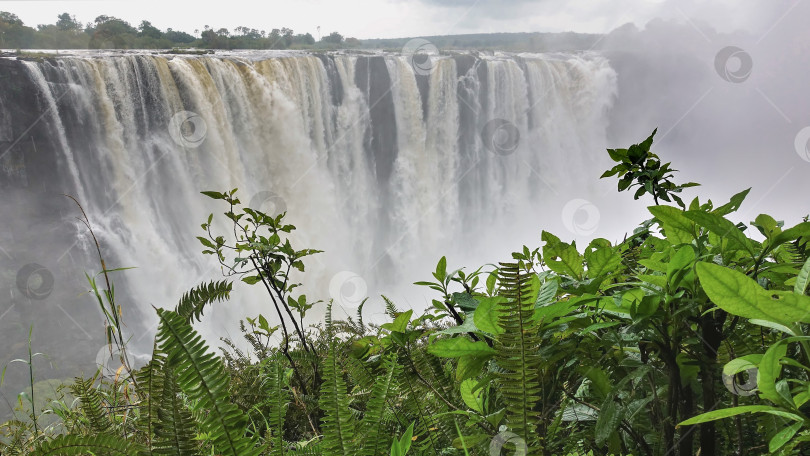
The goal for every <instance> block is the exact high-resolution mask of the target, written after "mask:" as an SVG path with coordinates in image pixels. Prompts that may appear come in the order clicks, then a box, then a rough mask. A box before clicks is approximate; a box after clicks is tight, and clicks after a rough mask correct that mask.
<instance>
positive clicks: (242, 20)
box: [0, 0, 796, 39]
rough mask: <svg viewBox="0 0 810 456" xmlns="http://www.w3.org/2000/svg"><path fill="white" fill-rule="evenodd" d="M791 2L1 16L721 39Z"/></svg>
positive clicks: (577, 2)
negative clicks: (627, 31)
mask: <svg viewBox="0 0 810 456" xmlns="http://www.w3.org/2000/svg"><path fill="white" fill-rule="evenodd" d="M794 3H796V1H795V0H793V1H791V0H747V1H745V2H740V1H735V0H712V1H705V0H512V1H503V0H500V1H499V0H354V1H335V0H293V1H290V0H284V1H276V0H271V1H246V0H229V1H227V2H223V1H211V0H195V1H188V0H176V1H175V0H171V1H154V0H142V1H131V0H130V1H98V0H97V1H31V0H27V1H2V0H0V11H9V12H12V13H14V14H17V15H18V16H19V17H20V18H21V19H22V20H23V21H24V22H25V23H26V24H27V25H31V26H34V25H37V24H50V23H54V22H55V21H56V16H57V15H58V14H60V13H63V12H68V13H70V14H72V15H75V16H76V17H77V19H78V20H80V21H81V22H83V23H87V22H91V21H92V20H93V19H95V18H96V17H97V16H99V15H102V14H105V15H109V16H116V17H119V18H122V19H125V20H127V21H129V22H131V23H132V24H133V25H137V24H139V23H140V21H141V20H143V19H146V20H149V21H150V22H152V24H153V25H155V26H156V27H158V28H160V29H164V30H165V29H166V28H173V29H174V30H182V31H186V32H188V33H193V32H194V31H195V30H202V29H203V28H204V26H206V25H208V26H211V27H212V28H215V29H218V28H220V27H225V28H228V29H234V28H235V27H237V26H247V27H250V28H255V29H258V30H267V31H269V30H271V29H273V28H282V27H288V28H291V29H293V30H294V31H295V32H296V33H311V34H312V35H313V36H315V37H317V36H318V33H319V32H318V27H320V33H321V34H328V33H330V32H332V31H338V32H340V33H341V34H343V35H344V36H353V37H356V38H360V39H363V38H398V37H409V36H431V35H454V34H467V33H495V32H562V31H575V32H588V33H606V32H609V31H610V30H613V29H615V28H616V27H619V26H621V25H622V24H625V23H628V22H632V23H634V24H636V25H637V26H643V25H644V24H646V23H647V22H648V21H650V20H651V19H653V18H662V19H665V20H666V19H672V20H679V21H686V22H694V23H696V24H705V25H706V26H709V27H712V28H714V29H715V30H718V31H720V32H733V31H735V30H743V29H744V30H748V31H752V32H757V31H764V30H766V29H767V28H768V27H770V26H771V25H772V24H773V21H774V19H778V17H779V16H780V15H781V14H784V12H785V11H786V10H788V9H789V8H790V7H791V6H792V5H793V4H794Z"/></svg>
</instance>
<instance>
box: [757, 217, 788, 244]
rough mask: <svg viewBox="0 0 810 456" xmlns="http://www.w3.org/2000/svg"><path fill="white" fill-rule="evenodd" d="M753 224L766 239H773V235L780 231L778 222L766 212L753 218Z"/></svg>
mask: <svg viewBox="0 0 810 456" xmlns="http://www.w3.org/2000/svg"><path fill="white" fill-rule="evenodd" d="M753 225H754V226H755V227H757V229H758V230H759V232H760V233H762V235H763V236H765V237H766V238H768V239H773V237H774V236H776V235H778V234H779V233H781V232H782V227H780V226H779V222H777V221H776V220H775V219H774V218H773V217H771V216H770V215H768V214H759V215H758V216H757V218H755V219H754V222H753Z"/></svg>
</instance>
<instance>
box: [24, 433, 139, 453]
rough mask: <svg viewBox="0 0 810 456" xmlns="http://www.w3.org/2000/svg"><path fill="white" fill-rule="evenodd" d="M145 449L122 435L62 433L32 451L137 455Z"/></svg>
mask: <svg viewBox="0 0 810 456" xmlns="http://www.w3.org/2000/svg"><path fill="white" fill-rule="evenodd" d="M143 451H145V448H143V447H142V446H141V445H138V444H137V443H134V442H131V441H129V440H124V439H122V438H121V436H117V435H109V434H96V435H71V434H67V435H60V436H59V437H57V438H55V439H53V440H51V441H50V442H48V443H45V444H43V445H42V446H41V447H39V448H38V449H37V450H36V451H34V452H33V453H32V455H33V456H56V455H59V456H62V455H85V454H99V455H101V454H103V455H105V456H107V455H110V456H136V455H138V454H140V453H141V452H143Z"/></svg>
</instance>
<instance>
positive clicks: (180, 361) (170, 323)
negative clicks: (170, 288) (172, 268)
mask: <svg viewBox="0 0 810 456" xmlns="http://www.w3.org/2000/svg"><path fill="white" fill-rule="evenodd" d="M157 312H158V316H159V317H160V326H159V328H158V334H157V340H158V343H159V346H160V349H161V350H162V351H163V352H165V353H166V354H167V363H166V364H167V365H168V366H170V367H171V368H172V370H173V371H174V372H175V374H176V380H177V384H178V385H179V386H180V389H181V390H182V391H183V392H184V393H185V394H186V395H187V396H188V397H189V400H190V401H191V402H193V403H195V404H197V407H196V408H197V410H204V411H205V413H200V414H198V415H199V416H200V421H201V423H200V425H201V427H202V429H203V431H204V432H206V433H208V434H209V436H210V439H211V440H212V441H213V444H214V448H215V449H216V451H217V452H218V453H221V454H224V455H231V456H247V455H256V454H258V450H257V449H256V447H255V445H254V442H253V440H252V439H249V438H247V437H245V428H246V422H247V420H246V417H245V415H244V414H243V413H242V412H241V411H240V410H239V409H238V408H237V407H236V406H235V405H233V404H232V403H231V402H230V400H229V397H228V376H227V374H226V373H225V368H224V366H223V364H222V360H220V359H219V358H218V357H216V356H215V355H214V354H213V353H211V352H210V351H209V350H208V347H207V346H206V344H205V342H204V341H203V339H202V336H200V335H199V334H198V333H197V332H196V331H195V330H194V329H193V328H192V327H191V325H190V324H189V323H188V321H187V319H186V318H184V317H182V316H180V315H178V314H177V313H175V312H172V311H169V310H163V309H158V311H157Z"/></svg>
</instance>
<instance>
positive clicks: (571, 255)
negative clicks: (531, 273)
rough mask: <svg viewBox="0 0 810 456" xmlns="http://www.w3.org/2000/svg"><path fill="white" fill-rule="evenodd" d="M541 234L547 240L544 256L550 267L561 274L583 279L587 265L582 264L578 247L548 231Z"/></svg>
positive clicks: (544, 246)
mask: <svg viewBox="0 0 810 456" xmlns="http://www.w3.org/2000/svg"><path fill="white" fill-rule="evenodd" d="M540 236H541V239H542V240H543V241H544V242H545V245H543V257H544V258H545V261H546V265H547V266H548V267H549V269H551V270H552V271H554V272H556V273H557V274H560V275H566V276H570V277H574V278H577V279H581V278H582V273H583V272H585V267H584V266H583V264H582V259H583V257H582V255H580V254H579V252H577V249H576V248H575V247H574V246H573V245H570V244H566V243H565V242H562V241H560V239H559V238H558V237H557V236H554V235H553V234H551V233H549V232H548V231H543V233H542V234H541V235H540ZM558 258H559V259H558Z"/></svg>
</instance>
